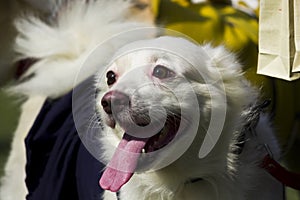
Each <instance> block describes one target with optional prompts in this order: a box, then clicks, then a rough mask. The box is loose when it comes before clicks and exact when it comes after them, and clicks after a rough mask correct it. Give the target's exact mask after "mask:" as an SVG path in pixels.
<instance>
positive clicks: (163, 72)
mask: <svg viewBox="0 0 300 200" xmlns="http://www.w3.org/2000/svg"><path fill="white" fill-rule="evenodd" d="M174 74H175V73H174V72H173V71H171V70H169V69H168V68H166V67H165V66H162V65H156V66H155V67H154V69H153V72H152V75H153V76H155V77H156V78H159V79H164V78H169V77H172V76H174Z"/></svg>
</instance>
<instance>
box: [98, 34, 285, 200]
mask: <svg viewBox="0 0 300 200" xmlns="http://www.w3.org/2000/svg"><path fill="white" fill-rule="evenodd" d="M187 61H188V62H187ZM158 64H162V65H164V66H166V67H168V68H169V69H171V70H172V71H174V72H175V73H176V76H174V77H171V78H168V79H166V80H158V79H157V78H155V77H153V75H151V71H152V70H153V68H154V67H155V66H156V65H158ZM139 68H143V70H139ZM110 70H112V71H114V72H115V73H116V74H117V77H118V78H117V81H116V82H115V83H114V84H113V85H111V86H110V87H108V86H107V85H106V83H105V80H104V81H103V82H100V83H98V84H97V85H96V87H99V88H100V91H101V92H100V94H99V97H98V100H97V101H96V102H101V98H102V97H103V96H104V95H105V94H106V92H108V91H116V90H118V91H122V92H123V93H125V94H127V95H128V96H130V97H131V95H132V94H134V95H136V96H138V97H139V98H137V99H135V97H136V96H133V97H131V98H132V99H135V100H134V101H132V102H131V106H132V107H134V106H135V105H139V103H140V104H141V105H150V107H151V105H155V104H157V102H160V103H161V104H162V105H163V106H165V107H166V108H174V106H176V103H174V97H173V95H172V94H170V93H168V92H166V91H165V90H164V88H166V87H167V88H170V89H171V90H172V91H173V92H174V93H176V94H180V96H181V97H183V98H184V97H186V96H187V95H189V94H188V93H187V92H186V91H187V90H188V89H187V88H188V87H189V86H188V84H189V85H191V86H192V88H193V89H194V92H195V93H196V95H197V98H198V100H199V106H200V107H199V110H200V112H201V120H200V122H194V121H193V119H188V120H190V121H189V123H190V124H189V125H191V126H192V124H193V123H199V124H198V125H199V126H198V130H197V135H196V137H195V139H194V141H193V143H192V145H191V146H190V148H189V149H188V150H187V151H186V152H185V153H184V154H183V155H182V156H181V157H180V158H178V159H177V160H176V161H174V162H173V163H171V164H170V165H168V166H166V167H164V168H162V169H159V170H155V171H152V172H145V173H135V174H134V175H133V177H132V178H131V179H130V181H129V182H128V183H126V184H125V185H124V186H123V187H122V188H121V190H120V195H121V197H120V199H122V200H149V199H161V200H162V199H163V200H182V199H187V200H198V199H205V200H217V199H222V200H254V199H255V200H268V199H269V200H274V199H276V200H279V199H282V195H281V194H282V193H281V192H282V191H281V184H280V183H278V182H276V181H275V180H274V179H273V178H272V177H270V175H268V174H267V173H266V172H265V171H264V170H263V169H262V168H260V167H259V163H260V162H261V161H262V158H263V157H264V156H265V155H267V151H266V150H265V149H264V148H263V147H264V144H267V145H268V146H269V147H270V149H271V151H272V153H273V156H274V157H275V158H278V157H279V148H278V145H277V142H276V140H275V138H274V136H273V130H272V128H271V125H270V123H269V120H268V117H267V116H265V115H264V114H261V117H260V120H259V123H258V125H257V127H256V128H255V132H256V135H255V133H254V132H252V133H247V135H246V141H245V142H246V144H245V147H244V148H243V151H242V153H241V154H240V155H237V154H236V153H234V151H233V150H234V149H237V147H236V144H237V142H238V141H237V138H238V136H239V135H240V134H241V131H242V128H243V126H244V125H243V124H244V123H245V119H244V117H245V116H248V115H249V114H250V113H247V112H249V108H250V106H251V105H255V104H256V103H257V102H258V101H259V96H258V91H257V90H256V89H255V88H253V87H252V86H251V85H250V84H249V83H248V82H247V81H246V80H245V78H244V77H243V75H242V72H241V67H240V65H239V64H238V63H237V61H236V59H235V57H234V56H233V55H231V54H230V53H228V52H227V51H226V50H225V49H224V48H223V47H218V48H212V47H210V46H203V47H201V46H197V45H195V44H192V43H191V42H188V41H186V40H184V39H180V38H172V37H162V38H158V39H153V40H146V41H140V42H135V43H132V44H129V45H127V46H126V47H124V48H122V49H121V50H119V51H118V53H117V54H116V56H115V57H114V59H113V60H112V62H111V64H110V66H109V67H108V69H107V71H110ZM197 71H201V74H202V75H204V76H205V78H200V76H199V74H197ZM132 72H134V73H133V74H130V73H132ZM100 74H101V75H103V72H102V71H101V73H100ZM104 74H105V73H104ZM129 75H130V76H129ZM220 76H221V79H220ZM184 78H186V79H187V80H189V82H183V80H184ZM97 80H100V78H99V77H98V78H97ZM148 81H149V82H150V83H151V82H153V83H152V84H147V86H144V87H143V90H138V89H139V86H141V85H143V83H145V82H146V83H148ZM222 85H223V86H224V87H225V91H226V102H222V99H220V98H219V97H220V95H219V94H220V93H221V92H222ZM133 91H134V93H133ZM180 106H181V108H182V107H184V108H186V109H187V110H189V111H190V112H191V114H192V113H193V110H195V108H194V107H191V105H189V99H188V98H186V102H182V104H181V105H180ZM222 106H226V116H225V117H226V118H225V123H224V126H223V129H222V133H221V136H220V138H219V140H218V142H217V143H216V145H215V146H214V148H213V149H212V151H211V152H210V153H209V154H208V155H207V156H206V157H204V158H202V159H199V158H198V152H199V147H200V146H201V144H202V141H203V138H204V135H205V134H206V130H207V129H208V124H209V118H208V117H209V114H208V112H209V111H210V110H211V109H217V110H218V109H221V107H222ZM98 108H99V111H100V113H101V116H102V119H103V121H104V122H105V121H107V120H108V119H109V117H110V116H109V115H108V114H106V113H105V112H104V111H103V110H102V108H101V105H98ZM141 109H142V108H141ZM122 112H123V111H121V112H120V113H118V115H119V117H120V119H119V120H120V121H121V122H122V123H125V124H126V123H127V121H128V116H126V115H124V113H122ZM219 117H220V118H221V117H223V116H219ZM123 126H124V125H123ZM123 126H122V125H121V126H119V125H118V124H117V126H116V128H112V127H110V126H104V134H103V135H104V136H106V137H101V138H100V140H101V142H102V145H103V149H104V153H103V155H102V157H103V159H104V160H106V161H107V162H109V160H110V158H111V157H112V155H113V153H114V150H113V149H111V146H110V144H116V143H117V142H118V141H119V140H120V139H119V138H120V137H121V135H122V134H123V133H124V130H123V129H122V128H121V127H123ZM186 130H189V128H188V127H187V129H186ZM184 134H190V133H189V132H188V131H187V132H185V133H184ZM174 145H175V146H174V147H170V148H166V151H167V152H165V154H164V155H165V157H159V158H157V159H156V160H154V161H153V162H154V163H160V162H164V161H165V158H166V157H169V156H170V155H172V154H174V152H176V151H175V150H176V148H178V147H179V146H180V145H181V140H180V139H178V141H177V142H175V143H174ZM170 146H172V144H171V145H170ZM191 178H202V179H203V180H202V181H198V182H196V183H187V181H189V180H190V179H191ZM104 197H105V199H114V195H113V194H111V193H106V194H105V196H104Z"/></svg>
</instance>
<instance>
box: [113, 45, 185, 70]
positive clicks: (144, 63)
mask: <svg viewBox="0 0 300 200" xmlns="http://www.w3.org/2000/svg"><path fill="white" fill-rule="evenodd" d="M187 64H188V62H187V61H186V60H185V59H184V58H183V57H181V56H178V55H175V54H173V53H172V52H169V51H165V50H161V49H155V50H153V49H139V50H135V51H131V52H128V53H126V54H123V55H121V56H119V57H117V58H116V59H114V61H113V62H112V64H111V66H110V67H109V70H113V71H115V72H118V73H119V74H123V73H125V72H127V71H130V70H133V69H134V68H141V67H143V68H150V69H152V68H153V67H154V66H156V65H163V66H165V67H167V68H169V69H171V70H174V71H176V72H177V73H181V72H184V70H186V68H185V67H184V66H186V65H187Z"/></svg>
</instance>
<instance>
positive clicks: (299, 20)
mask: <svg viewBox="0 0 300 200" xmlns="http://www.w3.org/2000/svg"><path fill="white" fill-rule="evenodd" d="M294 28H295V48H296V49H295V51H296V52H295V58H294V63H293V70H292V72H300V0H294Z"/></svg>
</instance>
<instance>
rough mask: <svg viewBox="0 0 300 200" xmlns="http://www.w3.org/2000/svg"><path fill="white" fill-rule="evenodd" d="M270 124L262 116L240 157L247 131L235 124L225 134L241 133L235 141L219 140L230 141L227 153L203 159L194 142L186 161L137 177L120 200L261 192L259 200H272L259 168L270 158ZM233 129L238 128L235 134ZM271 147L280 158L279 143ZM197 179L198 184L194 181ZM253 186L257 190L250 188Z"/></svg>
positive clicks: (212, 198)
mask: <svg viewBox="0 0 300 200" xmlns="http://www.w3.org/2000/svg"><path fill="white" fill-rule="evenodd" d="M237 120H238V119H237ZM266 120H267V117H266V116H261V118H260V119H259V122H258V125H257V127H254V128H255V130H256V133H255V134H254V133H251V132H249V133H246V134H247V135H246V140H247V141H246V142H245V145H244V147H243V150H242V152H241V153H240V154H239V155H237V154H235V153H234V152H235V150H236V148H237V147H235V145H236V143H238V141H237V138H238V135H239V134H244V133H242V132H241V131H242V129H243V128H244V127H236V126H235V125H234V124H232V122H230V123H229V122H227V124H226V125H225V127H224V129H223V130H224V131H232V132H237V134H235V135H234V134H232V135H233V137H232V138H221V139H220V140H219V141H222V142H223V143H224V142H225V141H226V140H227V143H228V145H227V147H228V148H227V150H226V149H214V150H213V151H212V152H211V153H210V154H209V155H208V156H207V157H205V158H203V159H199V158H198V151H199V146H198V144H197V142H194V143H193V144H192V145H191V147H190V148H189V149H188V150H187V152H186V153H185V154H184V155H183V156H182V157H180V158H179V159H178V160H177V161H175V162H174V163H172V164H171V165H169V166H168V167H166V168H163V169H161V170H158V171H155V172H149V173H141V174H135V175H134V176H133V177H132V179H131V180H130V181H129V182H128V183H127V184H126V185H125V186H124V187H123V188H122V189H121V192H120V199H122V200H129V199H130V200H132V199H144V200H148V199H164V200H171V199H172V200H177V199H178V200H179V199H180V200H182V199H187V200H193V199H195V200H196V199H197V200H198V199H205V200H217V199H222V200H244V199H252V198H253V197H255V195H256V193H257V192H259V193H260V196H261V197H257V198H256V199H266V198H270V197H269V196H268V195H270V194H269V193H270V192H267V191H268V189H266V192H265V193H264V190H263V189H262V188H261V187H260V186H263V184H264V183H266V182H265V181H264V179H266V178H267V176H268V175H266V173H265V172H264V171H263V170H262V169H260V168H259V167H258V163H259V162H260V161H261V160H262V157H263V156H264V155H265V154H266V151H265V150H264V149H263V148H261V146H262V145H263V144H264V143H266V142H267V141H266V140H267V139H269V138H270V136H271V130H270V129H269V130H268V129H267V130H266V131H265V132H261V130H262V128H263V129H265V127H262V126H263V124H265V122H266ZM232 127H236V128H235V130H234V129H233V128H232ZM256 134H257V135H256ZM223 135H224V134H223ZM223 135H222V136H221V137H223ZM271 138H272V137H271ZM273 139H274V138H273ZM195 140H197V138H195ZM268 145H269V146H270V147H271V149H272V150H273V151H274V152H273V153H274V155H275V156H278V155H279V152H276V150H275V149H277V144H276V142H275V140H274V141H268ZM191 157H193V158H191ZM237 158H238V159H237ZM236 160H239V162H236ZM191 161H193V162H192V163H191ZM193 179H198V180H197V181H192V180H193ZM267 179H268V178H267ZM267 184H268V188H278V185H276V184H272V182H267ZM249 185H253V187H251V188H249ZM279 185H280V184H279ZM279 188H280V186H279ZM221 195H222V196H221ZM251 197H252V198H251ZM271 198H273V197H271ZM276 198H280V197H276Z"/></svg>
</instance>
